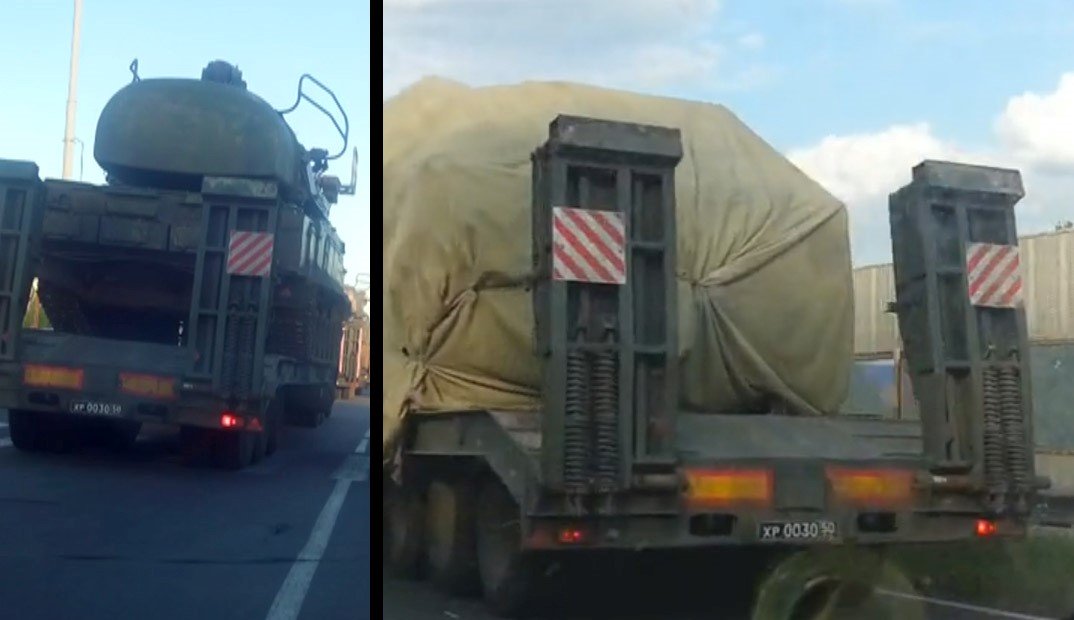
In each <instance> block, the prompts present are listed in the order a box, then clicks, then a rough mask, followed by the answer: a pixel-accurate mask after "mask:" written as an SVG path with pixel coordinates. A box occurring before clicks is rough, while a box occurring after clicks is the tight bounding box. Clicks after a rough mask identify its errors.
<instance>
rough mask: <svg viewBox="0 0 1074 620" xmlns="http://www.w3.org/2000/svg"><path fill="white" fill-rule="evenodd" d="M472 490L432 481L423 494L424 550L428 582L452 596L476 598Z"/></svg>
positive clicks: (478, 586)
mask: <svg viewBox="0 0 1074 620" xmlns="http://www.w3.org/2000/svg"><path fill="white" fill-rule="evenodd" d="M475 495H476V493H475V492H474V490H473V486H471V485H470V484H468V483H467V482H465V481H459V482H452V483H449V482H444V481H434V482H433V483H431V484H430V485H429V488H428V490H427V491H426V493H425V498H426V499H425V546H426V554H425V558H426V563H427V565H428V567H429V578H430V579H431V580H432V582H433V584H435V585H436V586H437V587H439V588H440V589H442V590H444V591H445V592H448V593H449V594H454V595H470V594H477V593H479V592H480V591H481V581H480V576H479V575H478V569H477V547H476V542H475V540H474V539H475V533H476V527H477V525H476V516H475V514H474V513H475V511H476V508H477V498H476V497H475Z"/></svg>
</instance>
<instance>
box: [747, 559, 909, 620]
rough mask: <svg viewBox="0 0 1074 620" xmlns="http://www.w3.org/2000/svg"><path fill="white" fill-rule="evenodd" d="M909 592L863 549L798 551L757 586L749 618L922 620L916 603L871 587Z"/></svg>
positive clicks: (890, 567)
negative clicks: (877, 592) (879, 594)
mask: <svg viewBox="0 0 1074 620" xmlns="http://www.w3.org/2000/svg"><path fill="white" fill-rule="evenodd" d="M877 588H879V589H884V590H889V591H895V592H902V593H906V594H913V591H914V588H913V585H912V584H911V583H910V580H909V579H908V578H907V577H906V575H905V574H904V573H903V572H902V571H901V570H899V568H898V567H896V566H895V565H894V564H892V563H891V562H889V561H887V560H885V559H884V558H883V557H882V556H880V555H878V554H876V553H874V552H872V551H869V550H865V549H859V548H853V547H832V548H816V549H807V550H805V551H800V552H797V553H795V554H793V555H791V556H789V557H786V558H785V559H784V560H783V561H781V562H780V563H779V564H777V565H776V566H775V567H774V568H773V569H772V570H771V571H770V572H769V574H768V575H767V577H766V578H765V579H764V580H763V581H762V582H761V584H760V587H759V588H758V590H757V598H756V599H755V601H754V605H753V611H752V614H751V616H752V618H753V619H754V620H770V619H771V620H781V619H783V618H787V619H790V618H809V619H812V618H831V619H833V620H842V619H844V618H845V619H848V620H849V619H853V618H875V619H876V620H885V619H890V620H904V619H905V620H924V618H925V610H924V608H923V607H922V606H921V603H920V602H919V601H917V600H916V599H911V598H896V597H891V596H886V595H881V596H878V595H876V594H875V589H877Z"/></svg>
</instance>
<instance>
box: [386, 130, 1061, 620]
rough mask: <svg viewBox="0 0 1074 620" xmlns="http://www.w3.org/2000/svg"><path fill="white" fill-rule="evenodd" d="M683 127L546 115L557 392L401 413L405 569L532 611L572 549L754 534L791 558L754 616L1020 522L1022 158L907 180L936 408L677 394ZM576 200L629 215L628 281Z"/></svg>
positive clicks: (911, 326)
mask: <svg viewBox="0 0 1074 620" xmlns="http://www.w3.org/2000/svg"><path fill="white" fill-rule="evenodd" d="M682 140H683V138H682V136H681V135H680V132H679V130H677V129H674V128H669V127H660V126H643V125H635V124H629V123H622V122H612V121H606V120H599V119H593V118H583V117H573V116H560V117H558V118H556V119H554V120H553V121H552V122H551V125H550V128H549V135H548V139H547V142H545V143H544V144H543V145H541V146H539V148H537V149H536V151H535V152H534V154H533V159H532V187H533V190H532V216H533V248H534V249H533V257H534V258H533V270H534V271H533V273H534V278H533V283H532V301H533V312H534V316H535V322H536V333H535V339H534V340H535V347H536V348H535V351H536V354H537V355H538V356H539V357H541V358H542V359H543V362H544V363H543V368H544V370H543V379H542V385H541V408H540V410H539V411H535V412H528V411H499V410H489V409H468V410H458V411H447V412H445V411H438V412H436V415H420V413H421V412H413V414H412V415H409V416H407V417H406V418H404V419H403V421H402V424H403V428H402V430H401V431H400V433H399V435H400V437H401V439H400V441H399V444H398V448H397V450H396V451H395V452H393V453H392V454H387V455H386V464H385V478H384V484H385V526H386V528H385V536H386V538H385V551H384V553H385V558H384V559H385V565H386V566H387V568H388V569H389V571H391V573H392V574H395V575H404V576H418V575H427V576H428V577H430V578H431V579H432V580H433V581H434V583H436V584H438V585H440V586H442V587H443V588H445V589H446V590H447V591H450V592H456V593H461V592H469V591H472V590H473V589H475V588H478V589H480V590H483V592H484V596H485V599H486V601H487V602H488V603H489V605H490V607H491V608H492V609H493V610H495V611H496V612H497V613H499V614H501V615H504V616H515V615H519V614H522V613H523V612H525V611H527V610H528V609H529V606H530V604H531V603H532V602H533V601H534V598H533V597H534V595H535V592H538V591H539V590H540V588H541V587H542V580H543V579H544V576H545V575H546V574H547V571H546V569H547V567H548V566H549V565H550V563H554V562H559V561H566V560H567V559H568V558H571V557H575V556H573V555H572V553H571V552H574V553H575V554H577V553H582V554H589V553H592V552H595V551H609V550H610V551H623V552H628V553H629V552H631V551H633V550H637V549H708V550H709V551H710V552H711V553H713V554H719V553H724V552H727V551H729V550H731V549H735V550H739V551H742V550H745V551H747V552H749V551H755V552H756V554H757V555H758V556H762V555H763V556H764V557H766V558H771V559H770V560H766V562H767V563H766V566H768V567H769V569H770V571H769V572H767V573H762V575H763V574H768V575H777V576H778V578H775V579H769V580H767V581H763V582H761V584H762V585H760V586H759V587H758V590H757V605H756V606H755V608H754V613H755V614H756V616H755V617H757V618H784V617H786V618H789V617H798V615H800V614H799V613H798V612H801V611H802V610H803V608H804V607H805V606H807V605H815V604H816V595H817V593H816V592H813V591H811V588H814V586H815V585H816V584H824V585H825V586H826V585H827V584H828V583H830V582H831V581H832V580H842V581H843V582H846V583H851V582H853V583H856V584H858V585H867V586H869V587H870V588H872V587H873V586H875V585H881V586H884V587H896V586H898V585H900V584H901V585H902V586H907V587H908V584H907V583H906V582H905V580H903V581H901V582H900V581H899V579H898V576H897V572H896V573H895V574H896V576H895V577H890V578H889V577H885V575H890V574H891V570H890V565H889V564H888V563H887V562H886V560H885V558H884V556H883V553H882V551H883V549H885V548H887V547H890V546H891V545H898V544H905V543H935V542H942V541H961V540H973V539H981V538H991V537H1020V536H1023V535H1024V534H1025V532H1026V527H1027V522H1028V519H1029V515H1030V510H1031V507H1032V505H1033V503H1034V496H1035V494H1036V493H1037V491H1038V489H1040V488H1042V487H1044V486H1046V485H1047V481H1046V480H1044V479H1041V478H1038V477H1037V476H1036V474H1035V472H1034V468H1033V460H1032V451H1031V446H1032V442H1031V437H1032V425H1031V419H1032V415H1031V414H1032V403H1031V402H1030V401H1029V399H1028V397H1027V395H1028V394H1030V391H1029V387H1028V386H1029V381H1030V377H1029V367H1028V365H1027V361H1028V356H1027V344H1026V343H1027V339H1026V328H1025V314H1024V311H1023V309H1022V307H1021V305H1020V303H1019V294H1018V286H1019V281H1018V279H1017V278H1018V276H1017V269H1016V267H1017V252H1018V247H1017V243H1018V241H1017V239H1018V238H1017V235H1016V234H1015V225H1014V221H1015V218H1014V214H1013V207H1014V205H1015V203H1017V202H1018V200H1019V199H1020V198H1021V197H1022V195H1023V187H1022V181H1021V177H1020V174H1019V173H1018V172H1017V171H1015V170H1007V169H997V168H988V167H981V166H974V165H967V164H962V163H952V162H939V161H925V162H922V163H921V164H920V165H918V166H916V167H915V168H913V172H912V181H911V182H910V183H909V184H908V185H907V186H905V187H903V188H902V189H900V190H898V191H896V192H895V193H893V194H891V197H890V221H891V240H892V248H893V254H894V264H895V273H896V280H897V282H896V299H895V300H894V303H893V304H892V306H891V310H892V311H893V312H895V313H896V314H897V315H898V320H899V324H900V328H901V329H900V332H901V333H902V334H904V335H905V336H906V342H905V347H906V351H905V354H906V357H907V358H908V360H909V364H910V374H911V376H912V382H913V388H914V393H915V394H916V397H917V399H918V400H919V401H920V404H921V421H920V422H919V423H918V422H898V421H884V420H859V419H849V418H841V417H838V416H815V415H814V416H809V415H797V414H796V413H795V412H794V411H793V410H790V409H788V408H786V407H779V408H774V409H773V411H770V412H768V413H764V412H762V413H754V412H749V413H743V414H733V413H709V412H704V411H689V410H684V409H683V408H682V407H681V406H680V400H679V398H678V395H677V393H676V392H677V380H676V377H677V372H678V365H679V363H680V362H679V355H678V351H679V347H678V343H677V338H678V334H679V330H678V326H677V324H676V322H677V318H678V317H679V313H678V310H677V308H676V303H677V296H676V295H675V287H676V282H675V274H676V270H675V265H676V230H675V222H676V218H675V209H676V196H675V183H674V179H675V175H676V166H677V164H678V162H679V161H680V159H681V158H682V154H683V146H682ZM572 210H573V213H572V212H571V211H572ZM563 218H572V220H573V221H575V222H577V221H578V219H579V218H589V219H590V220H592V221H599V220H602V219H603V220H607V221H613V220H614V221H616V222H618V223H619V225H621V226H622V228H621V230H622V231H623V235H622V238H621V239H620V240H619V241H618V246H617V247H613V248H612V250H613V251H614V252H618V253H620V255H621V257H622V263H623V264H625V265H626V268H625V273H624V275H623V277H622V278H621V279H618V280H614V279H613V280H610V281H609V280H608V279H606V278H605V279H602V280H601V281H593V280H596V278H590V279H588V280H587V278H586V277H585V276H584V274H581V275H579V274H580V272H579V271H578V270H572V269H570V268H569V265H565V262H566V261H568V260H569V259H570V257H569V256H566V255H564V253H565V252H567V250H568V248H566V246H565V245H564V244H565V240H564V238H565V236H566V235H565V233H564V232H563V227H562V226H563ZM613 237H614V235H611V234H610V233H609V235H608V237H607V238H605V239H604V242H607V241H608V238H613ZM590 241H591V242H592V243H593V244H596V243H597V242H598V240H597V239H595V238H593V239H591V240H590ZM612 241H613V242H614V239H612ZM1012 265H1014V268H1012V267H1011V266H1012ZM565 267H568V268H565ZM833 558H834V559H833ZM788 571H789V572H788ZM787 575H797V576H796V577H793V578H789V577H787ZM720 585H721V584H719V583H714V584H713V587H714V588H719V587H720ZM816 587H820V586H816ZM831 592H834V590H833V591H831ZM832 595H833V596H834V594H832ZM802 617H808V616H802ZM851 617H855V616H851ZM860 617H874V616H860ZM898 617H908V616H901V615H900V616H898Z"/></svg>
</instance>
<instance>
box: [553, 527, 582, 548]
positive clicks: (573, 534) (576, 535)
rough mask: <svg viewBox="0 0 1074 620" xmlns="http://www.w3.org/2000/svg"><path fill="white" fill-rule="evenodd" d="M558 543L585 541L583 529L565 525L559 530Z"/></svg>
mask: <svg viewBox="0 0 1074 620" xmlns="http://www.w3.org/2000/svg"><path fill="white" fill-rule="evenodd" d="M558 539H559V544H561V545H577V544H580V543H584V542H585V541H586V535H585V531H583V530H581V529H579V528H575V527H565V528H562V529H560V530H559V536H558Z"/></svg>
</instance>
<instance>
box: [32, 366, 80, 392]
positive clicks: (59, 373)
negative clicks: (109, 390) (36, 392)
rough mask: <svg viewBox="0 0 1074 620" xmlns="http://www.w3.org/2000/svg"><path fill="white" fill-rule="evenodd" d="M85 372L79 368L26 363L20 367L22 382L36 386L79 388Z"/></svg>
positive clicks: (65, 388)
mask: <svg viewBox="0 0 1074 620" xmlns="http://www.w3.org/2000/svg"><path fill="white" fill-rule="evenodd" d="M84 380H85V372H84V371H83V370H82V369H81V368H68V367H66V366H43V365H40V364H27V365H26V366H24V367H23V369H22V382H23V383H25V384H26V385H33V386H36V387H50V388H60V389H64V390H81V389H82V385H83V381H84Z"/></svg>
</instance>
